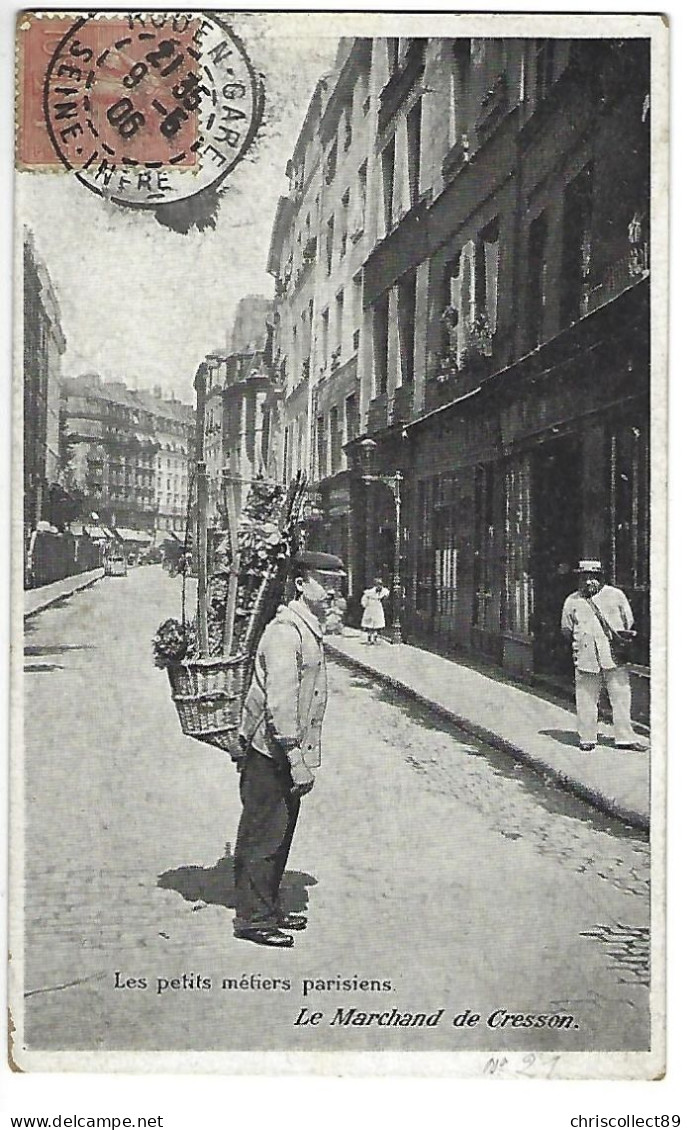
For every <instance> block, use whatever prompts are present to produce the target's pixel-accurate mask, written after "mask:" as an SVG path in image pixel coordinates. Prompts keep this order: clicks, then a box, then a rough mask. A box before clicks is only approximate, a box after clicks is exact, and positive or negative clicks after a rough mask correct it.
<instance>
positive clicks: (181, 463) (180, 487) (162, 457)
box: [135, 385, 194, 542]
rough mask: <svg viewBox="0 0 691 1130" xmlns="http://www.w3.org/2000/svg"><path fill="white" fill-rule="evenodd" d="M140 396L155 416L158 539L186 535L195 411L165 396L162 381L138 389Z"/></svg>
mask: <svg viewBox="0 0 691 1130" xmlns="http://www.w3.org/2000/svg"><path fill="white" fill-rule="evenodd" d="M135 396H136V398H137V400H138V401H139V402H140V403H141V404H142V405H143V406H144V407H145V408H146V409H147V410H148V411H149V412H150V413H151V415H152V416H153V428H154V434H155V436H156V440H157V443H158V450H157V452H156V457H155V462H154V498H155V501H156V517H155V529H156V541H157V542H160V541H162V540H163V539H164V538H165V537H166V535H167V534H170V533H171V532H172V533H175V534H178V535H179V536H181V537H184V533H185V527H186V524H187V510H188V502H189V489H190V459H191V457H192V445H193V436H194V411H193V409H192V406H191V405H190V404H183V403H182V401H180V400H178V399H177V398H175V397H173V396H169V397H168V398H165V397H164V396H163V393H162V390H161V387H160V385H155V386H154V388H153V390H152V391H151V392H147V391H137V392H136V394H135Z"/></svg>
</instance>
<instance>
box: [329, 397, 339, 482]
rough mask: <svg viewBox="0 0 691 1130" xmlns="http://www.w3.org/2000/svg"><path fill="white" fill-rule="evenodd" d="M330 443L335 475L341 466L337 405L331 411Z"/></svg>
mask: <svg viewBox="0 0 691 1130" xmlns="http://www.w3.org/2000/svg"><path fill="white" fill-rule="evenodd" d="M329 445H330V447H331V474H332V475H335V474H336V472H337V471H339V470H340V466H341V432H340V428H339V423H338V408H337V407H336V406H334V407H333V408H332V409H331V410H330V412H329Z"/></svg>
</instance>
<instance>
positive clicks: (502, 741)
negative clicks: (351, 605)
mask: <svg viewBox="0 0 691 1130" xmlns="http://www.w3.org/2000/svg"><path fill="white" fill-rule="evenodd" d="M325 649H326V651H327V652H328V654H329V655H330V656H332V657H333V658H334V659H335V660H336V661H337V662H341V663H343V665H344V666H346V667H353V668H354V669H355V670H358V671H363V672H365V673H366V674H368V675H370V676H372V677H374V678H375V679H376V680H378V681H380V682H382V683H384V684H385V685H386V686H389V687H392V688H393V689H394V690H397V691H399V692H401V693H402V694H404V695H407V696H408V698H412V699H414V700H415V701H416V702H419V703H420V704H421V705H422V706H425V707H426V708H427V709H428V710H430V711H431V712H432V713H433V714H436V715H438V716H439V717H441V718H443V719H444V720H445V721H447V722H450V723H451V724H452V725H454V726H456V727H458V729H460V730H462V731H463V732H464V733H466V734H470V736H471V737H473V738H477V739H478V740H479V741H481V742H484V743H485V744H486V745H489V746H492V747H493V748H494V749H498V750H501V751H502V752H503V753H507V754H509V755H510V756H511V757H513V758H515V759H516V760H517V761H520V762H522V763H523V764H524V765H527V766H529V767H530V768H531V769H534V770H537V771H538V772H539V773H541V774H543V775H544V776H547V777H549V778H550V779H551V780H552V781H554V782H555V783H556V784H557V785H559V787H560V788H562V789H565V790H567V791H569V792H571V793H574V794H575V795H576V796H578V797H579V798H580V799H581V800H584V801H586V802H587V803H588V804H590V805H592V807H593V808H596V809H597V810H598V811H599V812H603V813H605V815H607V816H614V817H616V819H617V820H621V821H623V822H624V823H625V824H629V825H631V827H633V828H638V829H640V830H641V831H644V832H649V831H650V818H649V817H648V816H647V815H645V814H644V813H641V812H637V811H636V810H635V809H630V808H626V807H624V806H623V805H621V804H619V803H618V802H617V801H616V800H614V799H613V798H612V797H609V796H606V795H605V794H604V793H602V792H600V791H599V790H598V789H596V788H594V787H591V786H589V785H585V784H583V782H582V781H578V780H576V779H575V778H574V777H571V776H570V775H569V774H568V773H564V772H562V771H561V770H559V769H555V768H554V766H552V765H550V764H549V762H548V761H545V760H544V759H543V758H541V757H537V756H535V754H532V753H529V752H528V751H527V750H525V749H522V748H521V747H520V746H517V745H515V744H514V743H513V742H510V741H509V740H508V739H507V738H503V737H502V736H501V735H500V734H496V733H494V731H492V730H488V729H486V728H485V727H484V726H480V725H479V724H478V723H476V722H473V721H471V720H470V719H469V718H464V717H462V716H461V715H460V714H456V713H455V712H454V711H452V710H449V709H448V708H447V707H445V706H442V705H441V703H438V702H435V701H434V700H433V699H430V698H428V697H427V696H426V695H424V694H422V693H421V692H420V691H417V690H415V688H414V687H411V686H410V684H409V683H404V682H402V681H401V680H400V679H396V678H394V677H393V676H392V675H387V674H384V673H383V672H381V671H378V670H377V669H376V668H374V667H370V666H369V665H368V664H367V663H365V662H364V661H363V660H360V659H356V658H355V657H353V656H351V655H347V654H345V653H344V652H342V651H339V650H338V649H337V648H335V647H332V646H331V645H330V644H329V643H328V641H325Z"/></svg>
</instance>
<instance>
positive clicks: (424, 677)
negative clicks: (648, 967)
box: [325, 629, 650, 829]
mask: <svg viewBox="0 0 691 1130" xmlns="http://www.w3.org/2000/svg"><path fill="white" fill-rule="evenodd" d="M325 643H326V648H327V652H330V653H331V654H332V655H334V656H338V657H339V658H341V659H343V660H344V661H345V662H346V663H347V664H348V665H349V666H352V667H355V668H357V669H358V670H360V671H364V672H366V673H367V674H369V675H372V676H374V678H375V679H377V680H379V681H381V682H383V683H385V684H387V685H388V686H391V687H395V688H396V689H397V690H400V691H403V693H404V694H408V695H410V696H411V697H412V698H414V699H417V701H418V702H421V703H423V704H424V705H425V706H427V707H429V708H430V709H432V710H433V711H435V712H436V713H437V714H439V715H441V716H442V717H444V718H446V719H448V720H449V721H451V722H454V723H455V724H456V725H458V726H460V727H461V728H462V729H463V730H465V731H466V732H467V733H469V734H472V735H473V736H474V737H476V738H478V739H480V740H481V741H483V742H486V743H487V744H488V745H491V746H495V747H497V748H499V749H503V750H504V751H505V752H507V753H510V754H511V755H512V756H513V757H515V758H517V759H518V760H519V761H523V762H525V763H526V764H527V765H530V766H532V767H533V768H535V769H537V770H538V771H539V772H541V773H546V774H549V776H550V777H552V778H554V779H555V780H556V781H558V782H559V784H561V785H562V786H563V787H564V788H566V789H569V790H570V791H572V792H574V793H576V794H577V795H578V796H580V797H581V798H582V799H584V800H586V801H588V803H590V804H592V805H593V806H594V807H595V808H598V809H600V810H601V811H602V812H606V813H609V814H610V815H613V816H617V817H619V818H620V819H622V820H625V821H626V823H628V824H632V825H634V826H635V827H638V828H644V829H648V828H649V827H650V804H649V786H650V754H649V752H646V753H639V752H636V751H634V750H618V749H615V748H614V738H613V737H612V727H611V725H608V724H604V723H603V724H601V725H600V734H601V735H604V736H601V738H600V742H599V744H598V746H597V748H596V749H595V750H594V751H593V752H592V753H584V752H582V751H581V750H580V749H579V748H578V733H577V730H576V716H575V711H570V710H568V709H566V708H565V707H563V706H558V705H556V704H555V703H552V702H549V701H547V700H545V699H544V698H542V697H540V696H538V695H536V694H534V693H532V692H531V691H530V690H527V689H526V690H524V689H523V688H521V687H516V686H512V685H511V684H509V683H504V682H501V681H500V680H499V679H496V678H492V677H490V676H488V675H485V674H482V673H481V672H479V671H474V670H472V669H471V668H469V667H465V666H464V665H463V664H462V663H456V662H453V661H452V660H449V659H444V658H443V657H441V656H439V655H436V654H434V653H433V652H429V651H423V650H422V649H421V648H417V647H411V646H410V645H409V644H389V643H388V642H384V641H381V642H380V643H379V644H377V645H376V646H368V645H367V644H366V643H365V642H364V637H363V636H362V635H361V634H360V633H359V632H357V631H354V630H353V629H346V634H345V635H343V636H328V637H327V638H326V641H325Z"/></svg>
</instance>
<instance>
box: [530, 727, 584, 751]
mask: <svg viewBox="0 0 691 1130" xmlns="http://www.w3.org/2000/svg"><path fill="white" fill-rule="evenodd" d="M538 734H544V736H545V737H546V738H554V741H555V742H559V743H560V744H561V745H569V746H573V748H575V749H578V747H579V745H580V738H579V737H578V733H577V731H576V730H538Z"/></svg>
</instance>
